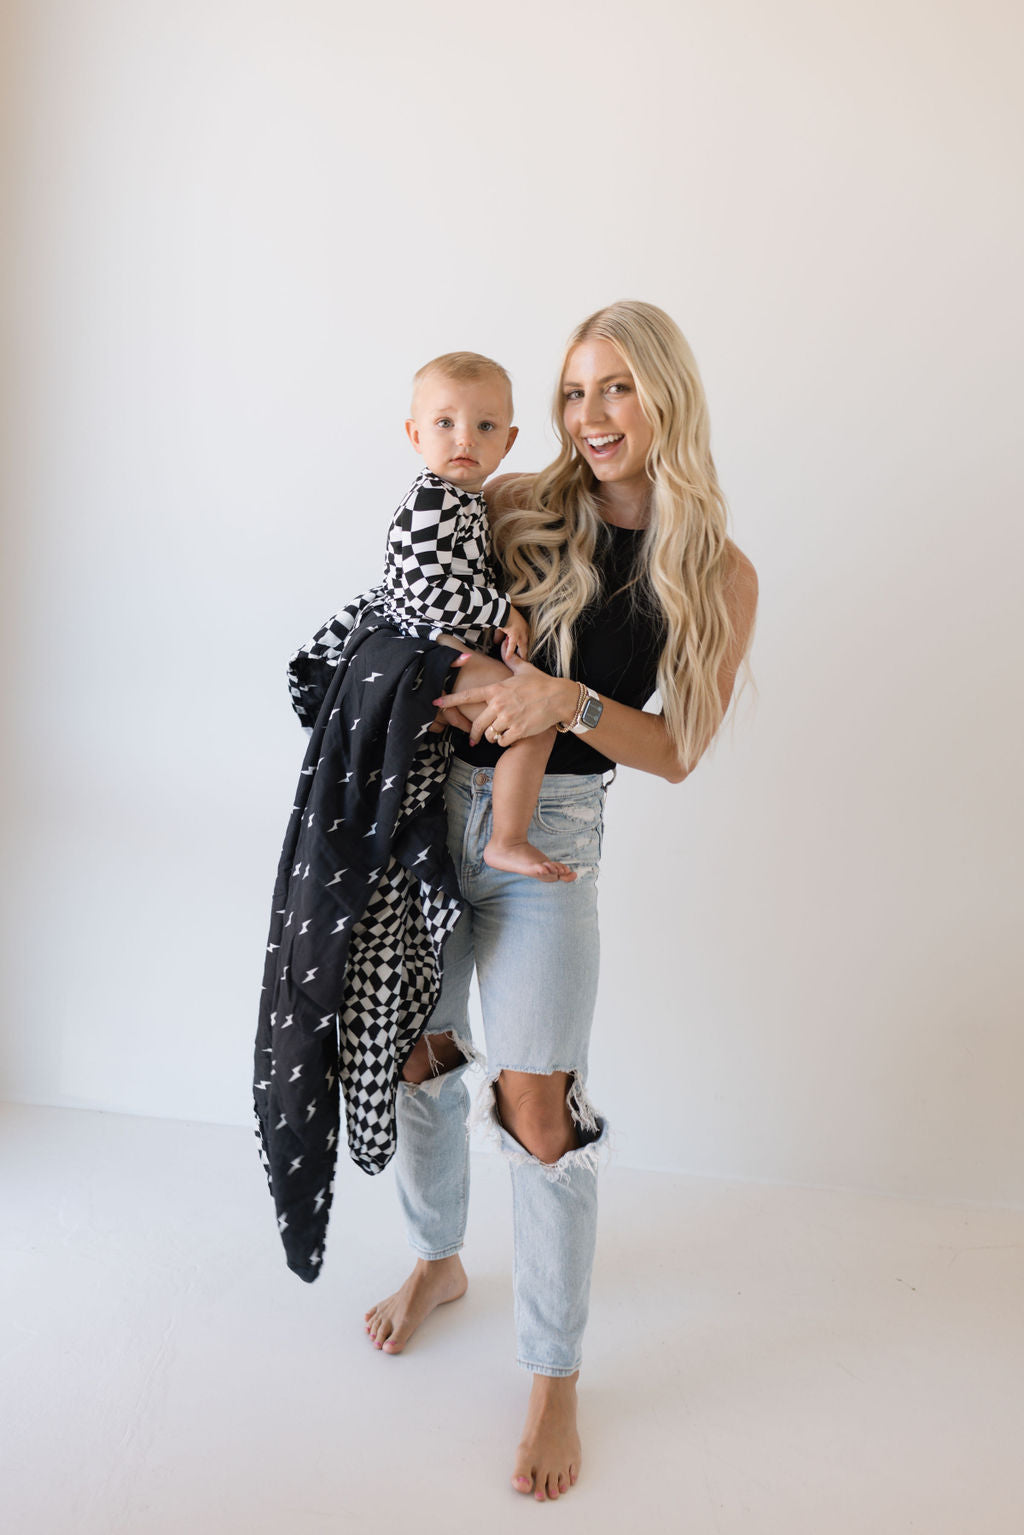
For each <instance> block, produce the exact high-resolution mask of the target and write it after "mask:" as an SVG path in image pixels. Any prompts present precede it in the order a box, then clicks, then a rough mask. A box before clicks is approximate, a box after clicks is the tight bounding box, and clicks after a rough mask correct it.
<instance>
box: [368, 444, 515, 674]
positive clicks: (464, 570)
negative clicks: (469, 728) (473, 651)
mask: <svg viewBox="0 0 1024 1535" xmlns="http://www.w3.org/2000/svg"><path fill="white" fill-rule="evenodd" d="M358 600H359V601H362V602H364V603H368V604H370V605H371V606H373V607H379V608H380V610H381V612H382V613H384V615H385V616H386V617H387V618H388V619H390V621H391V622H392V623H393V624H395V625H397V627H398V628H399V629H401V630H402V631H403V632H404V633H405V634H410V635H416V636H419V637H420V638H421V639H431V640H434V639H437V637H438V636H439V635H441V634H454V635H455V636H457V637H458V638H459V639H462V640H465V641H466V643H467V645H473V646H482V645H488V644H489V642H490V631H491V630H492V629H493V628H494V627H495V626H498V627H500V626H501V625H503V624H505V623H507V622H508V617H509V614H510V613H511V611H512V604H511V602H510V601H509V599H508V597H506V596H505V594H504V592H502V591H499V589H498V586H497V571H496V569H495V565H494V555H493V553H492V549H491V531H490V527H489V524H488V521H487V508H486V506H485V504H484V499H483V496H481V495H471V494H470V493H469V492H468V491H464V490H459V489H457V488H456V486H454V485H449V483H448V481H447V480H442V479H441V478H440V477H439V476H438V475H436V474H431V472H430V470H429V469H424V470H423V472H422V473H421V474H418V475H417V476H416V478H415V480H414V481H413V483H412V486H411V488H410V490H409V494H408V495H407V496H406V498H405V500H404V501H403V502H402V504H401V506H400V507H399V508H398V510H397V512H396V513H395V515H394V517H393V518H392V521H391V529H390V532H389V533H388V545H387V555H386V559H385V564H384V580H383V581H382V582H381V584H380V585H379V586H376V587H374V589H373V590H372V591H370V592H367V593H365V594H364V596H363V597H362V598H361V599H358Z"/></svg>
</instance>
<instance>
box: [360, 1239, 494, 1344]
mask: <svg viewBox="0 0 1024 1535" xmlns="http://www.w3.org/2000/svg"><path fill="white" fill-rule="evenodd" d="M468 1284H469V1281H468V1279H467V1278H466V1270H465V1269H464V1268H463V1267H462V1259H461V1258H460V1257H459V1255H458V1253H455V1254H453V1256H452V1257H450V1258H435V1259H434V1260H433V1261H432V1262H428V1261H427V1259H426V1258H417V1260H416V1267H415V1268H414V1269H413V1271H412V1273H411V1274H410V1275H409V1277H408V1279H407V1280H406V1281H405V1284H404V1285H403V1286H402V1288H401V1289H400V1290H396V1291H395V1293H394V1295H389V1296H388V1298H387V1300H382V1301H379V1302H378V1304H377V1305H376V1306H374V1307H373V1308H372V1310H370V1311H368V1312H367V1313H366V1316H365V1319H364V1320H365V1322H366V1331H367V1332H368V1333H369V1334H370V1342H371V1343H372V1344H373V1346H374V1348H379V1349H383V1351H384V1353H385V1354H400V1353H401V1352H402V1349H403V1348H404V1347H405V1345H406V1344H407V1343H408V1341H409V1339H410V1338H411V1337H412V1335H413V1333H414V1332H415V1331H416V1329H417V1327H418V1326H419V1325H420V1323H421V1322H422V1321H423V1320H424V1319H425V1318H426V1317H428V1316H429V1315H430V1313H431V1312H432V1311H433V1310H434V1309H435V1307H437V1306H443V1305H445V1304H446V1302H448V1301H451V1300H458V1299H459V1297H460V1296H462V1295H465V1293H466V1287H467V1285H468Z"/></svg>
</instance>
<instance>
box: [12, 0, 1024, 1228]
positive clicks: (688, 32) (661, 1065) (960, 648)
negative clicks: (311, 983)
mask: <svg viewBox="0 0 1024 1535" xmlns="http://www.w3.org/2000/svg"><path fill="white" fill-rule="evenodd" d="M1012 9H1013V8H1012V7H1011V6H1010V5H1009V3H1007V4H1005V5H1002V4H998V3H994V0H990V3H981V4H980V5H979V4H977V3H972V4H971V5H968V4H967V3H966V0H959V3H957V0H953V3H950V4H946V5H943V6H935V5H932V4H925V3H924V0H886V3H885V4H884V5H883V4H882V3H881V0H858V3H857V4H853V3H851V0H839V3H837V4H834V5H829V6H821V5H818V4H815V3H813V0H782V3H778V4H774V5H771V6H764V5H761V4H758V3H756V0H724V3H719V0H716V3H715V4H711V3H687V0H682V3H676V0H673V3H671V4H670V3H669V0H635V3H634V4H633V5H632V6H630V7H629V8H625V9H624V8H623V7H621V6H614V5H602V4H600V3H591V4H588V5H585V6H584V5H576V4H558V3H554V4H552V3H551V0H545V3H543V4H542V3H540V0H524V3H521V4H519V5H518V6H517V7H515V8H514V9H509V10H505V11H502V10H499V9H498V8H491V9H488V8H481V7H480V6H478V5H475V4H474V5H471V4H468V3H466V0H450V3H449V4H448V5H446V6H445V7H444V8H443V10H442V11H437V10H435V9H434V8H432V7H425V6H422V5H420V4H417V3H414V0H395V3H392V4H389V5H379V6H376V7H371V8H368V9H366V10H364V9H363V8H355V7H351V6H347V5H344V4H329V3H327V0H321V3H314V0H291V3H289V4H288V5H284V4H271V3H254V0H245V3H242V0H237V3H231V0H179V3H178V4H176V5H175V6H173V7H172V6H168V5H166V4H160V3H156V0H152V3H149V0H90V3H75V0H32V3H31V4H29V3H27V0H26V3H25V4H24V5H23V6H22V7H21V8H20V10H16V11H15V12H14V13H13V14H14V21H13V23H12V27H13V32H14V45H15V52H14V55H13V57H14V58H15V60H16V66H12V75H13V83H12V90H11V91H9V92H8V93H7V96H6V106H5V108H4V113H5V119H4V126H5V131H6V132H7V152H6V156H5V166H6V169H7V171H8V172H9V173H10V175H11V177H12V183H11V195H10V197H9V198H8V199H7V202H8V205H9V207H10V208H11V209H12V210H13V217H12V218H11V219H10V220H9V221H5V222H8V228H7V235H6V242H7V247H8V254H9V256H10V261H9V264H8V280H7V288H6V300H7V301H8V302H7V307H6V309H5V314H6V316H7V319H8V320H9V322H10V323H9V326H8V334H9V338H10V340H11V342H12V345H11V348H10V350H9V353H8V357H9V359H10V363H11V366H10V368H9V372H8V382H9V383H10V385H11V388H10V390H9V397H10V401H11V405H12V409H11V412H10V422H11V425H12V428H13V430H12V433H11V442H10V445H9V451H8V452H7V453H6V455H5V474H6V477H7V479H8V482H9V484H8V490H9V495H8V496H7V498H6V504H7V508H8V511H9V514H10V516H9V533H10V537H9V541H8V555H7V571H8V576H9V580H8V583H7V595H6V598H5V602H4V606H3V618H4V634H5V645H4V664H5V673H6V674H7V676H8V677H9V679H10V682H11V689H10V696H9V702H8V705H7V708H6V710H5V720H6V725H5V730H6V734H7V738H8V746H9V750H10V752H11V753H12V754H13V756H12V763H11V767H10V771H9V773H8V776H7V781H6V785H5V793H4V796H3V803H4V814H5V839H6V843H7V851H8V869H9V874H10V877H9V881H8V888H7V906H6V913H7V914H6V917H5V922H4V934H5V939H6V941H7V943H8V945H9V955H8V958H7V960H6V962H5V966H4V977H3V979H4V1004H3V1005H4V1013H3V1017H4V1024H5V1048H4V1059H3V1065H2V1072H3V1075H2V1081H0V1088H2V1091H3V1093H4V1095H5V1096H7V1097H9V1098H14V1099H19V1100H24V1101H36V1102H46V1103H54V1104H67V1105H79V1106H93V1107H98V1108H108V1109H115V1110H124V1111H128V1112H132V1113H140V1114H156V1115H171V1116H182V1117H187V1118H198V1119H212V1120H223V1121H227V1122H238V1123H247V1122H248V1120H249V1114H250V1109H249V1087H248V1083H249V1066H250V1050H251V1036H252V1032H253V1027H254V1021H255V1010H256V1001H257V992H258V988H259V980H260V972H261V965H262V954H263V945H264V942H265V930H266V921H267V917H268V912H269V904H270V894H271V889H272V884H273V876H274V869H275V865H276V859H277V854H278V849H279V845H280V839H281V835H282V833H283V829H284V824H285V821H286V818H287V812H288V808H289V806H290V804H291V790H292V788H293V785H294V781H295V777H296V775H297V771H298V768H299V765H300V760H301V755H302V749H303V744H304V738H303V737H302V735H301V733H300V731H299V728H298V725H297V724H296V722H295V721H294V718H293V716H292V715H291V711H290V708H289V704H288V698H287V693H286V689H285V682H284V663H285V659H286V657H287V655H288V654H289V652H290V651H291V650H292V649H293V648H294V646H295V645H296V644H297V643H298V642H299V641H301V640H302V639H304V638H306V637H307V636H308V635H309V634H310V633H311V632H312V630H313V628H314V627H315V626H316V625H317V624H318V623H319V622H320V620H321V619H322V618H323V617H324V616H326V614H328V613H329V612H331V611H333V609H334V608H335V607H336V606H338V605H339V604H340V602H341V601H342V600H344V599H345V598H346V597H347V596H349V595H351V594H352V593H354V592H356V591H358V590H359V589H360V588H361V587H362V586H364V585H365V584H367V583H369V582H370V581H372V580H373V579H374V578H375V576H376V574H377V571H378V569H379V564H380V560H381V553H382V545H383V535H384V530H385V528H386V524H387V518H388V515H389V513H390V511H391V510H392V508H393V506H394V504H395V503H396V501H397V499H398V497H399V495H400V494H401V492H402V490H403V489H404V487H405V485H406V483H407V481H408V480H409V479H410V478H411V475H412V473H413V472H414V470H415V467H416V462H415V461H414V459H413V457H412V455H411V452H410V450H409V448H408V446H407V444H406V443H405V441H404V438H403V434H402V425H401V423H402V419H403V416H404V414H405V408H406V402H407V393H408V380H409V377H410V375H411V373H412V371H413V370H414V368H415V367H416V366H418V364H419V363H420V362H422V361H423V360H424V359H426V358H427V357H430V356H432V355H434V354H435V353H437V352H439V351H442V350H447V349H450V348H454V347H470V348H474V349H478V350H481V351H484V352H488V353H491V354H493V355H495V356H497V357H498V358H500V359H501V360H502V361H504V362H505V363H506V365H507V366H508V367H509V368H510V370H511V372H512V374H513V377H514V379H515V384H516V396H517V406H518V414H519V420H520V423H521V427H522V435H521V438H520V441H519V444H518V445H517V447H516V448H515V450H514V452H513V455H512V457H511V458H510V460H509V467H510V468H524V469H526V468H532V467H537V466H539V465H540V464H541V463H543V462H545V461H546V460H547V459H548V458H549V457H550V456H551V452H552V441H553V439H552V437H551V434H550V431H549V429H548V428H547V426H546V420H545V418H546V413H547V403H548V397H549V391H550V387H551V385H552V383H553V370H554V367H555V365H556V359H557V357H558V354H559V351H560V347H561V344H562V341H563V339H564V336H565V335H566V333H567V332H568V330H569V329H570V328H571V326H572V325H573V324H574V323H575V322H576V321H577V320H578V319H580V318H581V317H582V316H583V315H584V314H585V313H587V312H589V311H590V310H591V309H593V308H595V307H596V306H597V305H599V304H601V303H606V302H608V301H610V300H612V299H615V298H620V297H639V298H646V299H649V300H652V301H654V302H656V303H658V304H661V305H662V306H663V307H664V308H666V309H668V310H669V311H670V312H671V313H672V314H673V315H674V316H675V317H676V318H677V319H678V320H679V321H680V323H681V324H682V326H683V329H684V330H685V331H686V332H687V334H688V336H689V338H690V340H691V342H692V343H693V345H694V348H695V350H696V352H697V356H698V359H699V360H700V362H701V365H702V369H703V373H704V378H705V383H706V385H707V390H708V395H709V400H710V404H711V411H712V421H713V424H714V446H715V452H716V458H717V462H718V466H719V470H720V473H721V477H722V481H723V484H724V487H725V490H726V494H727V495H728V497H729V499H730V502H731V505H732V508H733V515H734V531H735V536H736V538H737V541H738V542H739V543H740V545H741V546H742V547H743V548H744V549H745V550H746V551H747V552H748V553H749V554H750V556H751V557H752V558H753V560H754V562H755V564H756V565H757V567H758V569H759V572H760V576H761V584H762V605H761V613H760V621H759V627H758V633H757V641H756V647H755V651H754V669H755V674H756V677H757V681H758V688H759V699H758V701H757V702H756V704H754V705H753V706H751V705H748V704H747V703H744V704H743V705H741V708H740V711H739V716H738V719H737V722H736V725H735V729H733V730H731V731H729V730H727V731H726V733H725V735H724V737H723V739H722V740H721V741H720V743H719V745H718V746H717V748H716V751H715V752H714V754H713V756H712V757H710V758H709V759H708V760H706V761H705V762H704V763H703V764H702V765H701V767H700V769H699V770H698V772H697V773H696V775H695V776H694V777H693V778H692V779H691V780H690V781H689V782H687V783H685V784H683V785H682V786H677V787H673V786H669V785H667V784H663V783H660V782H657V781H655V780H653V779H651V778H647V777H644V776H642V775H639V774H636V773H631V772H626V771H624V772H622V773H620V775H619V778H618V781H617V782H616V784H615V785H614V787H613V790H612V793H611V796H610V802H609V819H608V830H607V837H606V850H607V853H606V862H605V866H604V869H603V872H602V882H601V889H602V903H603V930H604V946H605V947H604V968H603V977H602V991H601V1001H600V1007H599V1014H598V1019H597V1029H596V1038H595V1044H594V1050H593V1074H592V1090H593V1096H594V1097H595V1100H596V1101H597V1103H598V1104H599V1106H600V1107H601V1108H602V1109H603V1110H605V1111H606V1112H607V1113H608V1114H609V1117H610V1118H611V1120H612V1122H613V1124H614V1126H615V1128H616V1131H617V1142H618V1155H619V1156H620V1157H621V1158H622V1159H623V1160H624V1161H626V1162H628V1163H632V1164H633V1165H637V1166H647V1167H672V1168H681V1169H685V1170H689V1171H694V1172H709V1173H716V1174H723V1175H735V1176H738V1177H743V1178H758V1179H769V1180H793V1181H799V1182H805V1183H815V1184H823V1185H847V1186H855V1187H859V1188H872V1189H883V1190H891V1191H893V1192H904V1193H912V1194H920V1195H922V1196H929V1197H949V1198H964V1199H971V1200H981V1201H989V1202H997V1203H998V1202H1006V1203H1019V1202H1021V1201H1024V1128H1022V1126H1024V1120H1022V1116H1021V1114H1020V1111H1019V1086H1018V1084H1019V1082H1020V1079H1021V1073H1022V1071H1024V1043H1022V1041H1021V1036H1020V1029H1019V1020H1020V1016H1021V1006H1020V1003H1021V996H1022V987H1021V959H1020V944H1019V925H1020V924H1019V907H1018V906H1017V904H1016V902H1017V889H1016V887H1017V880H1016V878H1015V876H1016V875H1017V873H1018V864H1019V858H1014V856H1013V851H1014V849H1013V843H1014V837H1015V833H1018V832H1019V821H1018V820H1017V803H1018V797H1019V795H1018V786H1019V783H1020V779H1021V768H1022V762H1021V758H1022V755H1024V754H1022V751H1021V745H1022V743H1021V726H1020V708H1019V695H1018V698H1017V700H1015V697H1014V692H1013V689H1012V687H1011V677H1012V676H1013V670H1012V668H1013V663H1014V661H1015V659H1016V651H1017V648H1018V644H1017V640H1018V632H1019V627H1020V626H1019V620H1018V612H1019V602H1020V599H1019V588H1020V576H1019V572H1020V569H1021V553H1022V550H1021V498H1020V484H1021V475H1020V470H1019V467H1018V464H1019V455H1018V452H1017V451H1016V449H1017V444H1016V441H1015V442H1014V444H1013V447H1012V448H1011V429H1016V433H1015V436H1019V425H1020V421H1021V418H1022V409H1021V407H1022V399H1021V395H1022V390H1021V383H1020V379H1021V358H1020V341H1021V316H1020V307H1019V302H1018V299H1019V292H1018V290H1019V274H1020V271H1021V269H1022V254H1024V252H1022V248H1021V247H1022V243H1024V242H1022V239H1021V234H1022V218H1021V208H1020V200H1019V190H1018V188H1019V179H1018V177H1017V176H1016V175H1015V174H1014V169H1015V168H1014V166H1013V165H1012V160H1011V154H1012V150H1013V147H1014V145H1015V144H1016V143H1018V142H1019V130H1020V120H1019V113H1018V110H1017V107H1016V104H1015V103H1016V98H1017V97H1018V96H1019V91H1018V89H1017V81H1016V74H1015V70H1016V65H1015V63H1014V60H1015V57H1017V56H1019V45H1020V42H1021V31H1022V28H1021V24H1020V21H1019V19H1018V20H1011V11H1012ZM1012 594H1013V595H1016V598H1017V601H1016V603H1015V604H1014V605H1013V606H1012V607H1011V595H1012ZM13 722H17V724H18V726H19V730H18V734H17V744H16V745H15V746H13V747H11V746H10V739H11V726H12V723H13ZM1018 850H1019V844H1018Z"/></svg>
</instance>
